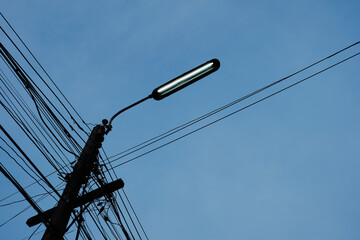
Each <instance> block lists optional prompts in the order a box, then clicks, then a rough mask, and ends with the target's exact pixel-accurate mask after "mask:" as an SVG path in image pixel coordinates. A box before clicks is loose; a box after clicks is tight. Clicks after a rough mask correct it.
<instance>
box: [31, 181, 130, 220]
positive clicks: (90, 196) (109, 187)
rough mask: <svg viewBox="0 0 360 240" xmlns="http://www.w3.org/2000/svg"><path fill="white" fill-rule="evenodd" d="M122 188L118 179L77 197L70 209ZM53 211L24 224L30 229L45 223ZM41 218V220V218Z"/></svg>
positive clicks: (48, 211)
mask: <svg viewBox="0 0 360 240" xmlns="http://www.w3.org/2000/svg"><path fill="white" fill-rule="evenodd" d="M123 187H124V182H123V180H122V179H121V178H120V179H118V180H115V181H113V182H111V183H108V184H106V185H104V186H102V187H100V188H98V189H96V190H94V191H91V192H89V193H87V194H85V195H83V196H80V197H78V198H77V199H76V200H75V201H74V202H73V205H72V206H71V208H73V209H74V208H77V207H80V206H82V205H84V204H86V203H89V202H92V201H94V200H95V199H98V198H101V197H103V196H105V195H107V194H109V193H112V192H114V191H116V190H118V189H120V188H123ZM54 210H55V208H51V209H49V210H47V211H45V212H43V213H42V215H39V214H38V215H35V216H33V217H31V218H29V219H28V220H27V221H26V224H27V225H28V226H29V227H32V226H35V225H37V224H39V223H41V222H42V221H43V220H44V218H45V220H46V221H47V220H48V219H49V218H50V217H51V216H52V214H53V213H54ZM41 217H42V218H41Z"/></svg>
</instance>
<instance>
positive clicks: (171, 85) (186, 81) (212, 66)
mask: <svg viewBox="0 0 360 240" xmlns="http://www.w3.org/2000/svg"><path fill="white" fill-rule="evenodd" d="M219 67H220V61H219V60H217V59H212V60H210V61H208V62H206V63H204V64H202V65H200V66H198V67H196V68H194V69H192V70H190V71H188V72H186V73H184V74H182V75H180V76H178V77H176V78H174V79H172V80H170V81H169V82H167V83H165V84H163V85H161V86H160V87H158V88H155V89H154V91H152V93H151V94H150V95H149V96H147V97H145V98H143V99H141V100H139V101H137V102H135V103H133V104H131V105H130V106H128V107H126V108H123V109H121V110H120V111H118V112H117V113H116V114H115V115H114V116H112V117H111V118H110V120H109V124H108V121H107V120H106V119H104V120H103V124H104V125H106V126H107V131H106V133H108V132H110V130H111V128H112V125H111V123H112V121H113V120H114V118H116V117H117V116H118V115H119V114H120V113H122V112H125V111H126V110H128V109H130V108H132V107H134V106H136V105H138V104H140V103H142V102H144V101H145V100H147V99H150V98H153V99H155V100H157V101H159V100H161V99H163V98H166V97H167V96H169V95H171V94H173V93H175V92H177V91H179V90H181V89H183V88H184V87H187V86H189V85H190V84H193V83H194V82H196V81H198V80H200V79H202V78H204V77H206V76H208V75H209V74H211V73H213V72H215V71H216V70H218V69H219Z"/></svg>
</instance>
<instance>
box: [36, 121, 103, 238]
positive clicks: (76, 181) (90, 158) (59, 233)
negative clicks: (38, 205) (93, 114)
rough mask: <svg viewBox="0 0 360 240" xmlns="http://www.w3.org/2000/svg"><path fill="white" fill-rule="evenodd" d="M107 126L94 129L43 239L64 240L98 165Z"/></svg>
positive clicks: (98, 126)
mask: <svg viewBox="0 0 360 240" xmlns="http://www.w3.org/2000/svg"><path fill="white" fill-rule="evenodd" d="M104 134H105V126H102V125H97V126H95V127H94V129H93V130H92V132H91V134H90V137H89V139H88V141H87V142H86V144H85V147H84V149H83V151H82V153H81V154H80V157H79V160H78V161H77V163H76V164H75V166H74V170H73V172H72V173H71V174H70V176H69V178H68V181H67V184H66V187H65V189H64V191H63V194H62V195H61V198H60V200H59V202H58V205H57V206H56V207H55V209H54V212H53V214H52V216H51V219H50V225H51V226H52V227H51V228H47V229H46V231H45V234H44V236H43V238H42V239H43V240H62V239H63V236H64V234H65V232H66V226H67V224H68V222H69V219H70V216H71V212H72V211H73V208H74V202H75V201H76V199H77V197H78V194H79V191H80V188H81V186H82V185H84V184H86V183H87V181H88V178H89V177H90V174H91V172H92V171H93V170H94V167H95V166H96V165H97V155H98V154H99V148H100V147H101V143H102V142H103V141H104Z"/></svg>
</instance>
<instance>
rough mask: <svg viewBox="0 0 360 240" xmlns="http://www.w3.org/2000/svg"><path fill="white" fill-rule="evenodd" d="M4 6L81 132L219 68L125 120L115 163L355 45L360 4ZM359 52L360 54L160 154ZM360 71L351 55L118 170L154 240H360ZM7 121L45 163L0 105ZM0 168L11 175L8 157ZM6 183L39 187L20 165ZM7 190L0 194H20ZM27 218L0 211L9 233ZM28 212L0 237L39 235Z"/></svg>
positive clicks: (9, 0)
mask: <svg viewBox="0 0 360 240" xmlns="http://www.w3.org/2000/svg"><path fill="white" fill-rule="evenodd" d="M0 10H1V12H2V14H4V16H5V17H7V19H8V20H9V21H10V23H11V24H12V25H13V27H14V28H15V29H16V30H17V32H18V33H19V34H20V36H21V37H22V38H23V40H24V41H25V42H26V44H27V45H28V46H29V48H30V49H31V50H32V51H33V53H34V54H35V56H36V57H37V58H38V59H39V61H40V62H41V63H42V64H43V66H44V67H45V68H46V70H47V71H48V73H49V74H50V75H51V76H52V78H53V79H54V81H55V82H56V83H57V84H58V86H59V88H60V89H61V90H62V91H63V93H64V94H65V95H66V96H67V98H68V99H69V101H70V102H71V103H72V105H73V106H74V107H75V108H76V109H77V111H78V112H79V113H80V115H81V116H82V117H83V118H84V119H85V121H86V122H87V123H93V124H97V123H101V120H102V119H104V118H110V117H111V116H112V114H114V113H115V112H116V111H118V110H119V109H121V108H123V107H126V106H128V105H130V104H132V103H133V102H135V101H137V100H139V99H141V98H143V97H145V96H147V95H148V94H150V93H151V91H152V90H153V89H154V88H155V87H157V86H159V85H161V84H162V83H164V82H166V81H168V80H170V79H172V78H174V77H176V76H178V75H180V74H182V73H184V72H186V71H188V70H189V69H191V68H193V67H195V66H197V65H199V64H201V63H203V62H206V61H207V60H210V59H212V58H218V59H219V60H220V62H221V67H220V69H219V70H218V71H217V72H216V73H214V74H212V75H211V76H209V77H207V78H205V79H203V80H200V81H199V82H198V83H196V84H194V85H193V86H190V87H188V88H186V89H184V90H182V91H180V92H178V93H176V94H174V95H173V96H170V97H168V98H166V99H164V100H162V101H159V102H158V101H154V100H151V99H150V100H148V101H147V102H145V103H143V104H141V105H139V106H138V107H136V108H134V109H131V110H129V112H126V113H124V114H123V115H120V116H119V117H118V118H116V119H115V120H114V122H113V130H112V132H110V133H109V135H107V136H106V138H105V142H104V144H103V146H104V148H105V150H106V152H107V155H108V156H112V155H115V154H117V153H119V152H121V151H123V150H125V149H127V148H129V147H132V146H134V145H136V144H138V143H141V142H142V141H144V140H147V139H149V138H151V137H154V136H156V135H158V134H161V133H163V132H165V131H167V130H169V129H171V128H174V127H176V126H179V125H181V124H183V123H185V122H187V121H190V120H192V119H195V118H197V117H199V116H201V115H202V114H205V113H207V112H209V111H211V110H213V109H216V108H217V107H221V106H223V105H225V104H227V103H229V102H231V101H233V100H235V99H237V98H239V97H241V96H244V95H246V94H248V93H250V92H252V91H254V90H256V89H258V88H261V87H263V86H265V85H267V84H269V83H271V82H274V81H276V80H279V79H280V78H282V77H285V76H287V75H289V74H291V73H293V72H295V71H297V70H300V69H301V68H303V67H305V66H307V65H309V64H311V63H313V62H315V61H317V60H319V59H321V58H323V57H326V56H328V55H330V54H332V53H334V52H336V51H338V50H340V49H342V48H344V47H346V46H348V45H350V44H353V43H355V42H357V41H359V40H360V31H359V22H360V14H359V11H360V2H359V1H355V0H345V1H330V0H328V1H326V0H324V1H308V0H305V1H304V0H302V1H298V0H296V1H265V0H255V1H231V0H223V1H213V0H209V1H204V0H192V1H188V0H183V1H165V0H154V1H115V0H108V1H68V0H66V1H40V0H38V1H13V0H3V1H2V2H1V6H0ZM3 24H4V23H3V22H1V25H3ZM0 37H1V39H0V40H1V42H3V41H5V40H4V38H3V35H1V36H0ZM358 51H360V46H359V45H358V46H356V47H354V48H352V49H350V50H349V51H348V52H345V53H343V54H342V55H339V56H336V58H334V59H331V60H329V62H326V63H323V64H322V65H321V66H318V67H316V68H315V69H314V70H311V71H308V72H306V73H303V74H301V75H300V76H297V77H296V78H292V79H290V80H289V81H288V82H286V83H283V84H282V85H281V86H279V87H275V88H274V89H273V90H268V91H267V92H266V93H263V94H261V95H259V96H255V97H254V98H251V99H249V100H247V101H246V102H244V103H242V104H239V105H236V106H234V107H232V108H231V109H228V110H227V111H225V112H224V113H221V114H218V115H215V116H213V117H212V118H211V119H210V120H207V121H203V122H200V123H199V124H198V125H196V126H195V127H194V128H191V129H188V130H186V131H184V132H181V133H179V134H178V135H176V136H175V137H172V138H169V139H167V140H165V141H163V142H162V143H165V142H167V141H169V140H171V139H174V138H176V137H178V136H181V135H182V134H185V133H187V132H189V131H191V130H193V129H195V128H196V127H200V126H203V125H205V124H206V123H208V122H210V121H211V120H215V119H218V118H220V117H222V116H224V115H226V114H228V113H231V112H233V111H235V110H237V109H239V108H241V107H243V106H245V105H246V104H249V103H251V102H253V101H256V100H258V99H260V98H261V97H264V96H266V95H267V94H271V93H272V92H274V91H276V90H279V89H280V87H285V86H287V85H288V84H291V83H294V82H295V81H297V80H300V79H301V78H303V77H306V76H308V75H310V74H313V73H315V72H316V71H319V70H321V69H323V68H325V67H328V66H329V65H331V64H333V63H335V62H337V61H340V60H342V59H343V58H346V57H348V56H350V55H351V54H354V53H356V52H358ZM359 63H360V57H356V58H354V59H352V60H350V61H348V62H345V63H344V64H342V65H340V66H338V67H336V68H333V69H331V70H329V71H327V72H325V73H323V74H321V75H319V76H316V77H314V78H311V79H310V80H308V81H306V82H304V83H302V84H300V85H298V86H296V87H294V88H291V89H289V90H287V91H285V92H283V93H281V94H279V95H276V96H274V97H272V98H270V99H268V100H267V101H265V102H262V103H259V104H257V105H255V106H252V107H250V108H248V109H246V110H244V111H241V112H239V113H237V114H235V115H233V116H231V117H229V118H227V119H225V120H223V121H220V122H218V123H216V124H214V125H212V126H210V127H208V128H205V129H203V130H201V131H199V132H197V133H195V134H192V135H190V136H188V137H185V138H183V139H181V140H180V141H177V142H175V143H173V144H170V145H168V146H166V147H164V148H162V149H159V150H157V151H154V152H153V153H150V154H148V155H146V156H143V157H140V158H138V159H136V160H134V161H132V162H130V163H128V164H125V165H123V166H121V167H118V168H116V172H117V174H118V176H119V177H121V178H122V179H123V180H124V182H125V189H126V191H127V194H128V196H129V198H130V200H131V201H132V203H133V205H134V208H135V210H136V212H137V213H138V216H139V218H140V219H141V222H142V224H143V226H144V228H145V230H146V232H147V234H148V236H149V239H153V240H154V239H157V240H169V239H171V240H177V239H208V240H212V239H254V240H257V239H276V240H282V239H283V240H285V239H294V240H304V239H323V240H337V239H338V240H340V239H341V240H343V239H354V240H355V239H359V238H360V230H359V226H360V205H359V203H360V187H359V184H360V174H359V170H360V125H359V122H360V111H359V107H358V104H359V102H360V94H359V90H360V82H359V76H360V65H359ZM0 122H1V124H2V125H3V126H4V127H5V128H6V129H7V130H8V131H9V132H10V133H11V134H12V135H13V137H14V138H15V139H16V140H17V141H19V142H22V144H23V145H22V147H23V148H24V149H25V150H26V151H27V153H28V154H29V155H30V156H32V157H33V158H35V159H36V156H37V154H38V153H36V151H35V150H34V149H33V147H32V146H31V145H30V144H28V143H27V142H26V140H25V137H24V135H22V133H21V132H20V131H19V129H18V127H17V126H16V125H15V124H13V123H12V122H11V120H10V118H9V117H8V116H7V113H6V112H5V111H4V109H3V108H2V109H0ZM1 144H3V143H1ZM160 145H161V143H159V144H158V145H156V146H160ZM153 147H155V146H153ZM150 149H152V147H150V148H148V149H147V150H150ZM138 154H139V153H136V154H134V155H132V156H137V155H138ZM132 156H129V157H127V158H124V159H121V160H118V161H115V162H114V165H116V164H119V163H121V162H123V161H125V160H128V159H131V157H132ZM0 157H1V160H0V161H1V162H2V163H3V164H4V165H6V166H12V164H11V159H9V158H7V155H6V154H4V153H3V152H1V153H0ZM35 162H36V163H37V164H38V165H39V166H40V168H41V169H42V170H43V171H44V173H49V172H51V171H52V170H51V168H49V167H48V166H47V165H46V164H42V162H40V160H39V162H37V161H36V160H35ZM12 173H13V174H14V175H16V176H17V178H18V179H19V181H20V182H21V184H22V185H24V186H25V185H27V184H29V183H31V182H32V180H31V179H27V178H25V177H24V178H22V175H24V174H23V173H22V172H21V171H20V170H18V169H16V168H15V167H14V168H13V172H12ZM0 181H1V185H0V195H1V196H4V197H5V196H7V195H8V194H9V193H12V192H14V191H15V188H14V187H13V186H12V185H11V184H10V183H9V182H8V181H7V179H5V178H4V177H3V176H0ZM52 181H53V182H54V183H55V184H57V183H60V180H59V179H57V178H54V179H52ZM29 191H34V192H35V190H29ZM16 199H21V197H20V196H17V197H14V198H13V199H12V200H16ZM39 205H40V206H41V207H42V208H43V209H44V210H45V209H47V208H48V207H49V206H47V205H46V206H45V205H42V204H41V203H40V204H39ZM26 206H27V204H26V203H19V204H18V205H11V206H4V207H0V216H1V217H0V224H1V223H2V222H4V221H6V220H7V219H8V218H10V217H11V216H13V215H14V214H16V213H17V212H18V211H20V210H21V209H23V208H24V207H26ZM34 214H35V211H33V210H32V209H31V210H28V211H27V212H25V213H24V214H22V215H20V216H19V217H17V218H15V219H14V220H13V221H12V222H9V223H8V224H6V225H4V226H3V227H1V228H0V236H1V237H0V238H1V239H23V238H26V237H28V236H29V235H30V234H31V233H32V231H33V230H34V229H30V228H28V227H27V226H26V224H25V221H26V219H27V218H28V217H30V216H32V215H34ZM42 229H43V228H42ZM70 236H71V237H69V239H74V237H73V235H70ZM39 237H40V235H37V236H36V237H35V239H36V238H39ZM98 239H102V238H100V236H99V238H98Z"/></svg>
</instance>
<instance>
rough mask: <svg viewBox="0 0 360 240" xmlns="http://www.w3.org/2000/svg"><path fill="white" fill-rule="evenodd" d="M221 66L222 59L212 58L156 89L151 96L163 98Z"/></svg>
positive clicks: (156, 98) (157, 98) (158, 98)
mask: <svg viewBox="0 0 360 240" xmlns="http://www.w3.org/2000/svg"><path fill="white" fill-rule="evenodd" d="M219 67H220V61H219V60H217V59H212V60H210V61H208V62H206V63H204V64H202V65H200V66H198V67H196V68H194V69H192V70H190V71H188V72H186V73H184V74H182V75H180V76H178V77H177V78H174V79H173V80H171V81H169V82H167V83H165V84H163V85H161V86H160V87H158V88H156V89H154V91H153V92H152V94H151V97H152V98H153V99H155V100H161V99H163V98H165V97H167V96H169V95H171V94H173V93H175V92H177V91H179V90H180V89H183V88H184V87H186V86H188V85H190V84H192V83H194V82H196V81H198V80H200V79H201V78H203V77H206V76H207V75H209V74H211V73H213V72H215V71H216V70H218V69H219Z"/></svg>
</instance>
